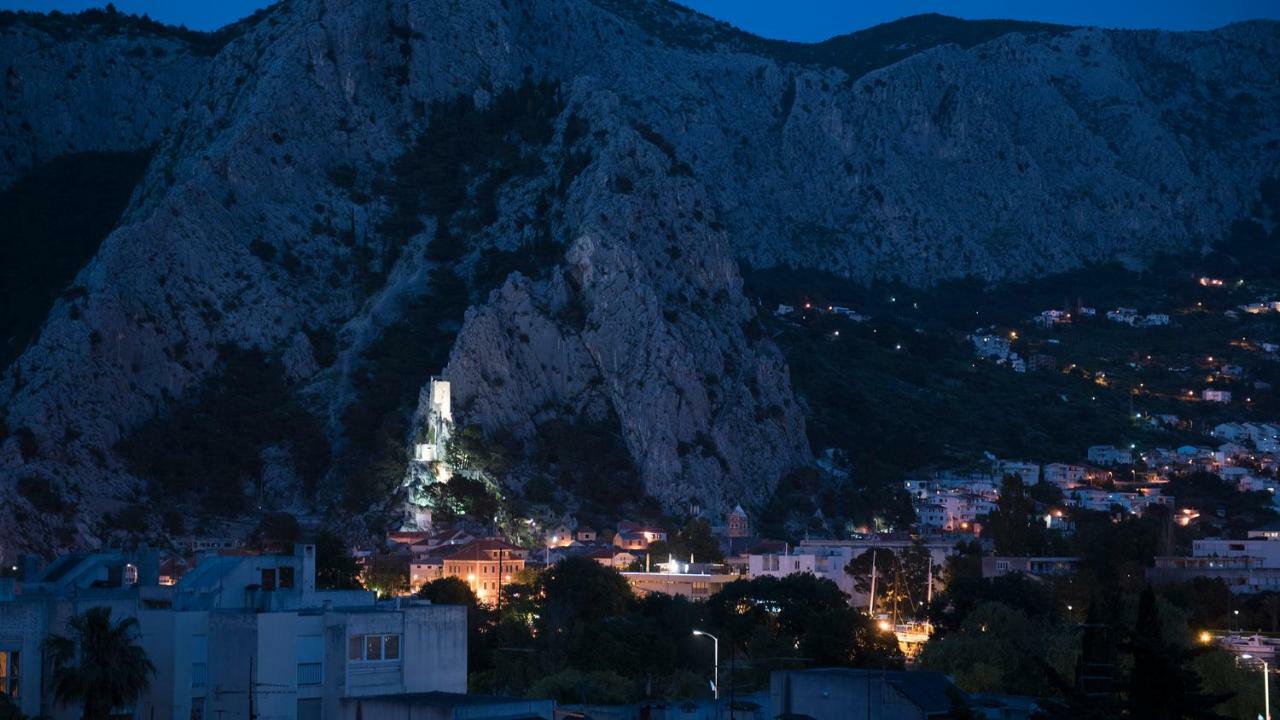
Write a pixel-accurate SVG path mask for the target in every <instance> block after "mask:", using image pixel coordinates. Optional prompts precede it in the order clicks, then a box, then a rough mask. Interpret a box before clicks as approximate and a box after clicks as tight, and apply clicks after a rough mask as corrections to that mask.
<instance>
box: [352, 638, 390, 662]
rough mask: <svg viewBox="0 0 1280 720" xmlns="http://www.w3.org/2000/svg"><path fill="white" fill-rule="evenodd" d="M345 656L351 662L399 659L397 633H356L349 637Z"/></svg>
mask: <svg viewBox="0 0 1280 720" xmlns="http://www.w3.org/2000/svg"><path fill="white" fill-rule="evenodd" d="M349 647H350V652H349V653H348V655H347V658H348V659H349V660H350V661H352V662H381V661H383V660H399V659H400V636H399V635H356V636H355V637H353V638H351V641H350V646H349Z"/></svg>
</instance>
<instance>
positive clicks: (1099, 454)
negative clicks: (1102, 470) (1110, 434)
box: [1087, 445, 1133, 465]
mask: <svg viewBox="0 0 1280 720" xmlns="http://www.w3.org/2000/svg"><path fill="white" fill-rule="evenodd" d="M1087 457H1088V458H1089V462H1091V463H1094V464H1097V465H1129V464H1132V463H1133V453H1132V452H1131V451H1130V450H1128V449H1126V448H1117V447H1116V446H1114V445H1094V446H1092V447H1090V448H1089V450H1088V453H1087Z"/></svg>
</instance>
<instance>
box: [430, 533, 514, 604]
mask: <svg viewBox="0 0 1280 720" xmlns="http://www.w3.org/2000/svg"><path fill="white" fill-rule="evenodd" d="M528 554H529V551H527V550H525V549H524V548H522V547H518V546H516V545H512V544H511V543H509V542H507V541H506V540H503V539H501V538H485V539H482V540H474V541H472V542H470V543H467V544H466V545H463V546H462V547H461V548H458V549H457V550H455V551H454V552H452V553H451V554H449V555H446V556H445V557H444V560H443V564H442V568H441V576H442V577H456V578H459V579H461V580H463V581H464V582H466V583H467V585H469V586H470V587H471V592H473V593H475V595H476V598H477V599H478V600H479V601H480V602H482V603H489V604H491V603H495V602H497V600H498V593H499V592H501V590H502V586H503V585H504V584H507V583H510V582H512V581H513V579H514V576H515V574H516V573H518V572H520V571H521V570H523V569H524V564H525V558H526V557H527V556H528Z"/></svg>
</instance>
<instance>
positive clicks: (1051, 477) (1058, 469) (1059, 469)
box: [1044, 463, 1089, 490]
mask: <svg viewBox="0 0 1280 720" xmlns="http://www.w3.org/2000/svg"><path fill="white" fill-rule="evenodd" d="M1088 473H1089V469H1088V468H1086V467H1085V466H1083V465H1068V464H1066V463H1049V464H1048V465H1045V466H1044V481H1045V482H1047V483H1049V484H1051V485H1057V486H1058V487H1060V488H1062V489H1063V490H1068V489H1070V488H1074V487H1078V486H1080V485H1083V484H1084V482H1085V480H1086V478H1087V476H1088Z"/></svg>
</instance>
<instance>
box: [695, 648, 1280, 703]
mask: <svg viewBox="0 0 1280 720" xmlns="http://www.w3.org/2000/svg"><path fill="white" fill-rule="evenodd" d="M693 634H694V635H705V636H706V637H709V638H711V642H712V649H713V652H714V653H715V654H714V655H713V656H712V657H713V664H712V672H713V673H715V674H714V675H713V676H712V677H713V678H714V679H713V680H712V681H711V692H712V693H714V694H715V699H716V700H719V699H720V638H718V637H716V636H715V635H712V634H711V633H709V632H703V631H701V630H694V631H693ZM1268 720H1270V719H1269V718H1268Z"/></svg>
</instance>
